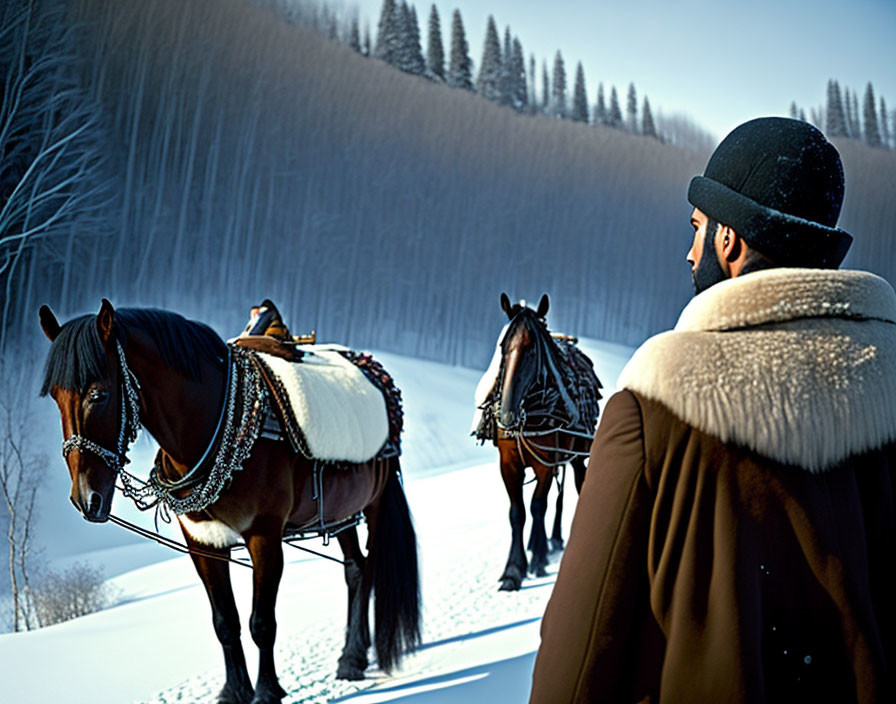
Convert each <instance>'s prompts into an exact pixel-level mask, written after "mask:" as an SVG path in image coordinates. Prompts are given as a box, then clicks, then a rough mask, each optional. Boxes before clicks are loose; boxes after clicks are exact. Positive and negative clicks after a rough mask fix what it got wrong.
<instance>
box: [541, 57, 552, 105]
mask: <svg viewBox="0 0 896 704" xmlns="http://www.w3.org/2000/svg"><path fill="white" fill-rule="evenodd" d="M550 109H551V79H550V76H549V75H548V62H547V61H542V62H541V111H542V112H543V113H544V114H545V115H547V114H548V112H549V111H550Z"/></svg>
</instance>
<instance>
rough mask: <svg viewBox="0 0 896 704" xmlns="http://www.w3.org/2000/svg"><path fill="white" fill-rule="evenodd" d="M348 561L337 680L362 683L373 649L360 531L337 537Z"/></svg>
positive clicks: (341, 534)
mask: <svg viewBox="0 0 896 704" xmlns="http://www.w3.org/2000/svg"><path fill="white" fill-rule="evenodd" d="M336 539H337V540H338V541H339V547H340V548H341V549H342V555H343V557H344V558H345V585H346V587H348V617H347V619H346V628H345V647H344V648H343V649H342V655H341V656H340V657H339V667H338V669H337V670H336V679H340V680H362V679H364V671H365V670H366V669H367V664H368V662H367V649H368V648H369V647H370V621H369V616H368V614H369V611H368V606H369V604H370V578H369V575H367V574H366V570H365V567H366V565H367V559H366V558H365V557H364V554H363V553H362V552H361V546H360V545H359V543H358V531H357V530H356V529H355V528H349V529H347V530H344V531H342V532H341V533H339V535H337V536H336Z"/></svg>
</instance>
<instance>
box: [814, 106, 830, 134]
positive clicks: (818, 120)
mask: <svg viewBox="0 0 896 704" xmlns="http://www.w3.org/2000/svg"><path fill="white" fill-rule="evenodd" d="M809 114H810V115H811V116H812V124H813V125H815V126H816V127H817V128H818V129H820V130H824V109H823V108H820V107H819V108H810V113H809ZM828 136H830V135H828Z"/></svg>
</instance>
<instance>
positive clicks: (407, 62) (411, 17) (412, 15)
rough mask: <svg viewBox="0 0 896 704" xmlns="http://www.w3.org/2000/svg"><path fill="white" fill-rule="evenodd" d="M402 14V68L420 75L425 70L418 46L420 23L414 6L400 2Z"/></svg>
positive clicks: (421, 53) (421, 52)
mask: <svg viewBox="0 0 896 704" xmlns="http://www.w3.org/2000/svg"><path fill="white" fill-rule="evenodd" d="M401 7H402V12H403V14H404V27H403V28H402V29H403V31H402V46H403V49H404V51H403V54H404V67H403V70H404V71H407V72H408V73H412V74H414V75H415V76H422V75H423V72H424V71H425V70H426V64H425V63H424V62H423V50H422V49H421V48H420V23H419V22H418V21H417V10H416V9H414V6H413V5H411V6H408V5H407V4H406V3H405V2H402V3H401Z"/></svg>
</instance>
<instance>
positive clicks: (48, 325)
mask: <svg viewBox="0 0 896 704" xmlns="http://www.w3.org/2000/svg"><path fill="white" fill-rule="evenodd" d="M39 315H40V326H41V328H43V331H44V335H46V336H47V337H48V338H49V339H50V342H53V340H55V339H56V337H57V336H58V335H59V331H60V330H62V326H61V325H60V324H59V321H58V320H56V316H55V315H53V311H51V310H50V306H46V305H44V306H41V307H40V313H39Z"/></svg>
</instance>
